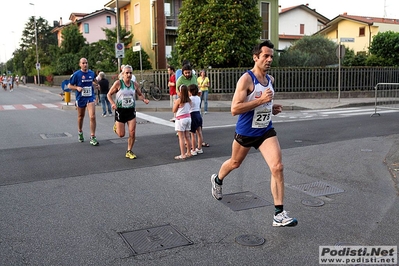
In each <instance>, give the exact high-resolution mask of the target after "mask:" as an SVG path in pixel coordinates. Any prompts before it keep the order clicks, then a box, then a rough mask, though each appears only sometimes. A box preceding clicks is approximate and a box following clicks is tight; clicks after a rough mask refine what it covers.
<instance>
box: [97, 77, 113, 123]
mask: <svg viewBox="0 0 399 266" xmlns="http://www.w3.org/2000/svg"><path fill="white" fill-rule="evenodd" d="M98 76H99V79H98V81H97V82H98V86H99V87H100V102H101V107H102V108H103V117H106V116H107V110H108V116H112V109H111V103H110V102H109V100H108V97H107V94H108V92H109V81H108V79H106V78H105V73H104V72H102V71H101V72H100V73H98Z"/></svg>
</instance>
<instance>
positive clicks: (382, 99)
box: [371, 83, 399, 116]
mask: <svg viewBox="0 0 399 266" xmlns="http://www.w3.org/2000/svg"><path fill="white" fill-rule="evenodd" d="M374 89H375V106H374V114H372V115H371V116H374V115H378V116H379V115H380V114H379V113H377V109H378V108H379V109H399V83H378V84H377V85H375V87H374Z"/></svg>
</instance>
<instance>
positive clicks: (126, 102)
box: [122, 95, 134, 108]
mask: <svg viewBox="0 0 399 266" xmlns="http://www.w3.org/2000/svg"><path fill="white" fill-rule="evenodd" d="M133 107H134V99H133V96H132V95H125V96H123V99H122V108H133Z"/></svg>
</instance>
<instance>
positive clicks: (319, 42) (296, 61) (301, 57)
mask: <svg viewBox="0 0 399 266" xmlns="http://www.w3.org/2000/svg"><path fill="white" fill-rule="evenodd" d="M336 47H337V45H336V44H335V43H334V42H333V41H331V40H329V39H327V38H325V37H323V36H320V35H314V36H304V37H303V38H302V39H300V40H298V41H296V42H295V43H294V44H293V45H292V46H290V47H289V48H288V49H286V51H285V52H283V53H282V54H281V56H280V61H279V65H280V66H281V67H299V66H301V67H316V66H328V65H333V64H336V63H338V58H337V56H336Z"/></svg>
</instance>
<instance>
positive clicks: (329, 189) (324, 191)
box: [292, 181, 344, 197]
mask: <svg viewBox="0 0 399 266" xmlns="http://www.w3.org/2000/svg"><path fill="white" fill-rule="evenodd" d="M292 187H293V188H295V189H299V190H300V191H302V192H305V193H306V194H308V195H310V196H312V197H320V196H325V195H331V194H336V193H342V192H344V190H343V189H340V188H337V187H334V186H331V185H329V184H327V183H324V182H322V181H317V182H313V183H308V184H300V185H296V186H292Z"/></svg>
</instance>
